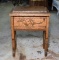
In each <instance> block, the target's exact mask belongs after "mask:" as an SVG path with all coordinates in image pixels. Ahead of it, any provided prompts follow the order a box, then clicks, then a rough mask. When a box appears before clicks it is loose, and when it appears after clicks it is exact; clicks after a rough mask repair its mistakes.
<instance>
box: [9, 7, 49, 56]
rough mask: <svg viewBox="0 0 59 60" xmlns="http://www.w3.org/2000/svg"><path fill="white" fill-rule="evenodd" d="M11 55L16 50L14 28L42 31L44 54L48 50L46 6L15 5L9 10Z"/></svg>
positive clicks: (47, 14) (47, 15)
mask: <svg viewBox="0 0 59 60" xmlns="http://www.w3.org/2000/svg"><path fill="white" fill-rule="evenodd" d="M10 17H11V32H12V49H13V56H15V52H16V39H15V38H16V37H15V35H16V30H27V31H40V30H42V31H43V48H44V50H45V56H47V51H48V28H49V17H50V14H49V12H48V10H47V8H46V7H43V6H41V7H40V6H39V7H36V6H35V7H15V8H14V9H13V10H12V11H11V12H10Z"/></svg>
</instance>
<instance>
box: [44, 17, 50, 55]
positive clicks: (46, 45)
mask: <svg viewBox="0 0 59 60" xmlns="http://www.w3.org/2000/svg"><path fill="white" fill-rule="evenodd" d="M48 31H49V17H47V25H46V31H45V34H46V35H45V36H46V37H45V56H47V52H48V35H49V34H48Z"/></svg>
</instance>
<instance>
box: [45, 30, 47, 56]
mask: <svg viewBox="0 0 59 60" xmlns="http://www.w3.org/2000/svg"><path fill="white" fill-rule="evenodd" d="M47 52H48V30H47V31H46V37H45V56H47Z"/></svg>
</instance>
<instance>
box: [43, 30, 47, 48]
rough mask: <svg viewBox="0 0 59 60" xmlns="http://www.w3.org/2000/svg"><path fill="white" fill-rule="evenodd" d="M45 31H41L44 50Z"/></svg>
mask: <svg viewBox="0 0 59 60" xmlns="http://www.w3.org/2000/svg"><path fill="white" fill-rule="evenodd" d="M45 35H46V34H45V31H43V49H45Z"/></svg>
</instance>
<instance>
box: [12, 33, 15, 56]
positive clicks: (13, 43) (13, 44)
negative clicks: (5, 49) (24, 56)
mask: <svg viewBox="0 0 59 60" xmlns="http://www.w3.org/2000/svg"><path fill="white" fill-rule="evenodd" d="M15 33H16V32H14V39H12V50H13V51H12V52H13V57H15V53H16V37H15V35H16V34H15Z"/></svg>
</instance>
